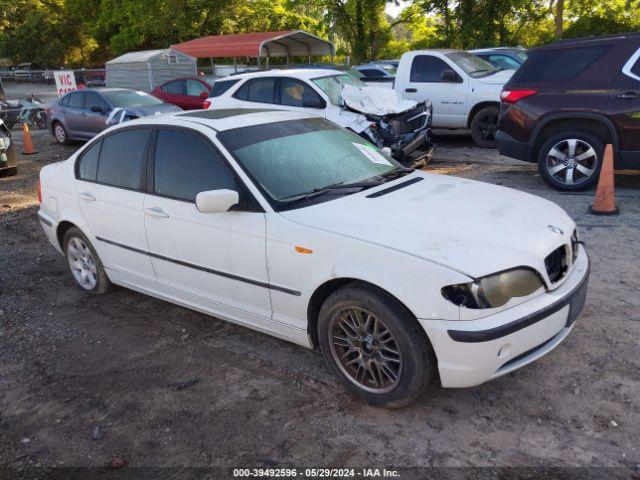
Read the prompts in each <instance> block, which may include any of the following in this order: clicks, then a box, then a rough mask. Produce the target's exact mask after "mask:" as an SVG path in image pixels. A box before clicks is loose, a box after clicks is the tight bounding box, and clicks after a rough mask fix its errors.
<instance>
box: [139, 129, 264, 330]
mask: <svg viewBox="0 0 640 480" xmlns="http://www.w3.org/2000/svg"><path fill="white" fill-rule="evenodd" d="M206 134H209V132H208V130H207V129H205V128H204V127H202V129H201V131H195V130H192V129H185V128H179V127H166V128H165V127H162V128H159V129H158V130H157V133H156V134H155V148H154V149H153V152H152V154H151V158H152V160H153V167H152V175H151V177H152V180H151V181H150V185H149V188H148V193H147V196H146V197H145V201H144V210H145V228H146V233H147V239H148V242H149V250H150V252H151V255H152V263H153V266H154V268H155V271H156V274H157V279H158V285H159V287H160V288H165V289H166V290H167V292H169V294H170V295H173V296H175V297H176V298H179V299H181V301H187V302H189V303H190V304H196V305H198V306H199V307H200V308H205V309H206V310H207V311H210V312H212V313H214V314H217V315H220V316H223V317H225V316H227V317H229V318H232V319H233V318H236V319H237V318H239V317H240V318H243V319H244V321H246V322H248V323H251V324H252V325H255V326H260V325H261V324H263V323H264V322H265V321H268V319H269V318H270V317H271V303H270V297H269V290H268V289H267V288H266V287H265V286H266V285H267V283H268V274H267V265H266V251H265V249H266V246H265V245H266V241H265V216H264V213H263V212H262V211H261V209H259V208H252V205H253V201H252V200H251V199H250V198H249V197H248V196H249V195H250V194H249V193H248V192H245V189H244V187H243V185H242V184H241V180H239V179H238V178H237V177H236V175H235V173H234V172H233V170H232V169H231V168H230V166H229V165H228V164H227V162H226V160H225V159H224V156H223V155H222V154H221V153H220V152H219V151H218V150H217V149H216V148H215V147H214V145H213V144H212V143H211V141H210V139H208V137H207V136H206ZM219 189H230V190H235V191H238V192H239V194H240V198H241V202H244V203H245V205H246V208H244V209H240V208H238V209H235V210H233V211H228V212H224V213H201V212H200V211H199V210H198V208H197V207H196V205H195V198H196V195H197V194H198V193H199V192H202V191H209V190H219Z"/></svg>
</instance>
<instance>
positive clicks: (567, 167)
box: [538, 131, 604, 192]
mask: <svg viewBox="0 0 640 480" xmlns="http://www.w3.org/2000/svg"><path fill="white" fill-rule="evenodd" d="M603 154H604V143H603V142H602V140H600V139H599V138H598V137H597V136H595V135H593V134H592V133H589V132H577V131H576V132H566V133H560V134H557V135H554V136H553V137H551V138H549V139H548V140H547V141H546V142H545V143H544V145H542V148H540V151H539V152H538V171H539V172H540V176H541V177H542V179H543V180H544V181H545V182H546V183H547V184H548V185H549V186H551V187H552V188H555V189H556V190H562V191H567V192H573V191H578V190H586V189H588V188H591V187H593V186H594V185H595V184H596V182H597V181H598V177H599V176H600V168H601V167H602V156H603Z"/></svg>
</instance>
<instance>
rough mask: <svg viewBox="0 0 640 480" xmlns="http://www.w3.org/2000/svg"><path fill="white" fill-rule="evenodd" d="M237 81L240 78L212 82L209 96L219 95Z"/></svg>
mask: <svg viewBox="0 0 640 480" xmlns="http://www.w3.org/2000/svg"><path fill="white" fill-rule="evenodd" d="M239 81H240V80H216V81H215V83H214V84H213V88H212V89H211V96H212V97H219V96H220V95H222V94H223V93H224V92H226V91H227V90H229V89H230V88H231V87H233V86H234V85H235V84H236V83H238V82H239Z"/></svg>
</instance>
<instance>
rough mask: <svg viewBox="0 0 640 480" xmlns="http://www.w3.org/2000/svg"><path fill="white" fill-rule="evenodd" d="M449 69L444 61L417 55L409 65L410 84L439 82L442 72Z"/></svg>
mask: <svg viewBox="0 0 640 480" xmlns="http://www.w3.org/2000/svg"><path fill="white" fill-rule="evenodd" d="M450 69H451V67H450V66H449V65H447V64H446V62H445V61H444V60H441V59H439V58H437V57H432V56H430V55H418V56H416V57H414V59H413V62H412V63H411V72H410V73H409V81H410V82H420V83H425V82H441V81H442V72H443V71H445V70H450Z"/></svg>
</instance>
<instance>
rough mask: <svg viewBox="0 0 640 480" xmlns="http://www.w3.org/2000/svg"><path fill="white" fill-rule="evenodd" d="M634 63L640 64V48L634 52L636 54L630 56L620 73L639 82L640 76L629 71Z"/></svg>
mask: <svg viewBox="0 0 640 480" xmlns="http://www.w3.org/2000/svg"><path fill="white" fill-rule="evenodd" d="M636 62H640V48H638V50H636V52H635V53H634V54H633V55H631V57H630V58H629V60H627V63H625V64H624V66H623V67H622V73H624V74H625V75H626V76H627V77H631V78H633V79H634V80H638V81H640V75H636V74H635V73H633V72H632V71H631V69H632V68H633V67H634V66H635V64H636Z"/></svg>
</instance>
